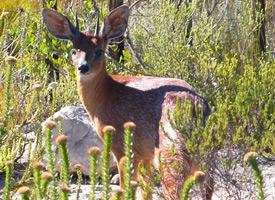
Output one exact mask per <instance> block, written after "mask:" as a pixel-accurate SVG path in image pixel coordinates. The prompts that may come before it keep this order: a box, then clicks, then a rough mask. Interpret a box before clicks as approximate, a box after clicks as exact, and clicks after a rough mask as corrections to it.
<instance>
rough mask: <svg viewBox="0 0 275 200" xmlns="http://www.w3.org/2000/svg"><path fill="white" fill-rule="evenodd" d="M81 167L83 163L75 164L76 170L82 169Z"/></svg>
mask: <svg viewBox="0 0 275 200" xmlns="http://www.w3.org/2000/svg"><path fill="white" fill-rule="evenodd" d="M81 167H82V166H81V164H75V165H74V167H73V168H74V170H75V171H78V170H81Z"/></svg>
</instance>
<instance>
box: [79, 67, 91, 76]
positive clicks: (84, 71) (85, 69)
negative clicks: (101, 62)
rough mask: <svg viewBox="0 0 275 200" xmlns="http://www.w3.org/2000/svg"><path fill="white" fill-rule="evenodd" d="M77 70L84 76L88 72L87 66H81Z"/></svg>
mask: <svg viewBox="0 0 275 200" xmlns="http://www.w3.org/2000/svg"><path fill="white" fill-rule="evenodd" d="M78 70H79V71H80V72H81V73H82V74H85V73H86V72H88V71H89V66H88V65H81V66H80V67H79V68H78Z"/></svg>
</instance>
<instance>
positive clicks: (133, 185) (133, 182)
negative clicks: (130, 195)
mask: <svg viewBox="0 0 275 200" xmlns="http://www.w3.org/2000/svg"><path fill="white" fill-rule="evenodd" d="M130 185H131V186H132V187H133V188H137V186H138V182H137V181H130Z"/></svg>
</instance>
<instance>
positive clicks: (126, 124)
mask: <svg viewBox="0 0 275 200" xmlns="http://www.w3.org/2000/svg"><path fill="white" fill-rule="evenodd" d="M123 127H124V129H128V128H130V129H135V128H136V124H135V123H134V122H126V123H124V124H123Z"/></svg>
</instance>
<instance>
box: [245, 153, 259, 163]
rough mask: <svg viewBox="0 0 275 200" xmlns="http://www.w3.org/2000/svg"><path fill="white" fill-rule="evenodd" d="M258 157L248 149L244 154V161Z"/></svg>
mask: <svg viewBox="0 0 275 200" xmlns="http://www.w3.org/2000/svg"><path fill="white" fill-rule="evenodd" d="M257 157H258V154H257V153H256V152H254V151H250V152H248V153H246V154H245V155H244V158H243V160H244V162H250V161H251V160H253V159H256V158H257Z"/></svg>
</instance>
